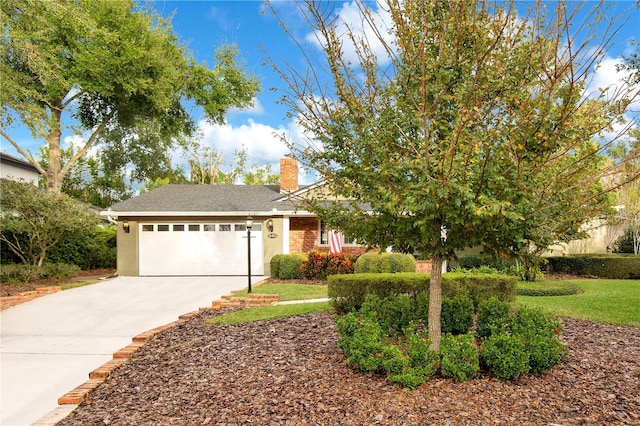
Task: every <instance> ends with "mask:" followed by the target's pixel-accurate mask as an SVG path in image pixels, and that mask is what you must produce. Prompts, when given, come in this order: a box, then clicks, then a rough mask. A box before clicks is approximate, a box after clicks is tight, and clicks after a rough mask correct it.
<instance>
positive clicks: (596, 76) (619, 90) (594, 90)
mask: <svg viewBox="0 0 640 426" xmlns="http://www.w3.org/2000/svg"><path fill="white" fill-rule="evenodd" d="M621 63H622V59H621V58H611V57H606V58H604V59H603V60H602V62H601V63H600V64H599V66H598V67H597V68H596V70H595V71H594V72H593V74H592V76H591V80H590V81H589V82H588V83H589V84H588V86H587V87H586V88H585V95H586V96H590V97H593V98H597V97H598V96H599V95H600V94H601V93H602V94H603V95H604V98H605V99H619V98H620V97H621V96H635V99H634V101H633V103H631V104H630V105H629V107H628V109H627V111H629V112H628V113H627V114H625V118H626V119H627V120H629V121H630V123H628V124H621V123H615V124H614V129H613V130H612V131H609V132H605V134H604V135H603V137H604V139H605V140H611V139H614V138H615V137H616V136H617V135H619V134H620V132H621V131H622V130H623V129H625V128H626V127H628V126H631V127H637V126H638V123H637V122H636V123H633V120H634V117H633V115H634V113H635V114H636V115H637V113H638V111H640V89H639V88H638V87H635V88H634V87H629V85H627V84H626V83H624V81H623V80H624V79H625V78H627V77H628V76H629V72H628V71H624V70H623V71H618V69H617V66H618V65H620V64H621ZM635 119H637V116H636V117H635Z"/></svg>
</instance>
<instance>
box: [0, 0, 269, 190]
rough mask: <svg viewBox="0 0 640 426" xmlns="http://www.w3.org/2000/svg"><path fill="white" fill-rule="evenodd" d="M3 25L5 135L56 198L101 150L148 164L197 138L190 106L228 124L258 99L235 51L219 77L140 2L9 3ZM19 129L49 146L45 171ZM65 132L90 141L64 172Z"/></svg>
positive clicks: (0, 66) (227, 51) (220, 64)
mask: <svg viewBox="0 0 640 426" xmlns="http://www.w3.org/2000/svg"><path fill="white" fill-rule="evenodd" d="M0 19H1V20H2V22H3V34H2V38H1V39H0V42H1V44H0V46H1V50H0V54H1V55H2V61H1V63H0V73H1V74H2V76H3V88H2V89H3V90H2V91H0V99H1V100H2V107H1V108H2V109H1V110H0V117H1V118H0V120H1V123H2V126H3V128H2V130H1V131H0V134H1V135H2V136H3V137H4V138H5V139H6V140H7V141H9V143H11V144H12V145H13V146H14V147H15V149H16V150H17V151H18V152H19V153H20V154H21V155H22V156H24V157H25V158H26V159H27V160H29V161H30V162H31V163H32V164H33V165H34V166H35V167H37V168H38V169H39V170H40V172H41V173H42V174H43V175H45V178H46V181H47V188H48V189H49V190H53V191H59V190H60V188H61V185H62V178H63V177H64V175H65V174H66V173H67V172H68V171H69V169H70V167H71V166H72V165H73V163H75V162H76V161H77V160H78V159H79V158H80V157H82V156H84V155H85V154H86V153H87V151H88V150H89V148H91V147H92V146H94V145H96V144H98V142H100V141H102V142H103V143H104V144H105V146H104V147H102V148H103V149H104V148H109V147H111V145H112V144H113V145H114V149H118V148H120V147H122V145H123V144H127V145H126V146H127V147H128V146H130V147H133V148H135V149H137V150H138V151H136V150H135V149H134V151H133V155H132V156H131V160H132V161H134V162H135V163H136V164H137V163H144V162H145V161H149V160H148V159H149V158H153V155H152V154H153V153H154V152H157V151H158V149H157V148H159V151H160V152H163V151H165V150H166V148H167V147H168V146H171V143H172V140H173V138H174V137H176V136H179V135H183V134H189V133H191V132H192V131H193V130H194V127H195V125H194V122H193V119H192V118H191V114H190V109H188V108H187V107H186V106H185V105H191V106H192V107H198V108H200V109H201V110H202V111H203V112H204V115H205V117H206V118H208V119H209V120H212V121H215V122H221V121H222V120H223V118H224V114H225V112H226V111H227V110H228V109H229V108H231V107H238V108H243V107H246V106H249V105H251V102H252V98H253V96H254V95H255V93H256V91H257V90H258V82H257V80H256V79H255V78H253V77H252V76H248V75H246V74H245V73H244V72H243V70H242V69H241V67H240V65H239V64H238V63H237V61H236V57H237V54H238V51H237V49H236V48H235V47H234V46H222V47H221V48H220V49H219V50H218V51H217V53H216V55H215V65H214V67H213V68H209V67H207V66H206V64H199V63H196V61H195V60H194V59H193V57H192V56H191V55H190V53H189V52H188V51H187V50H186V49H185V48H184V47H183V46H181V45H180V44H179V42H178V40H177V38H176V36H175V35H174V34H173V33H172V31H171V27H170V25H169V23H168V22H167V21H165V20H164V19H163V18H161V17H160V16H158V15H157V14H156V13H154V12H153V11H151V10H149V9H144V8H143V7H141V6H139V5H138V4H137V3H134V1H133V0H123V1H110V0H78V1H71V2H69V1H62V0H53V1H40V0H5V1H3V2H2V3H1V4H0ZM14 123H15V124H21V125H24V126H26V127H27V128H29V130H30V131H31V134H32V136H33V138H34V139H36V140H42V141H44V142H45V143H46V145H47V147H48V155H49V158H48V162H47V167H48V168H47V170H44V169H43V168H42V167H41V166H40V165H39V164H38V163H37V162H36V161H35V160H34V158H33V155H32V153H30V152H29V151H27V150H25V149H22V147H21V146H20V144H19V143H18V141H16V140H14V139H13V138H12V137H11V134H10V131H9V127H10V126H11V125H12V124H14ZM106 131H109V132H116V134H119V135H120V136H124V135H126V137H125V138H109V137H106V136H108V135H105V132H106ZM63 132H69V133H71V134H73V135H75V136H77V137H79V138H81V139H82V140H83V144H82V145H81V146H80V148H79V149H78V150H77V152H75V153H74V156H73V157H72V158H70V159H69V160H68V161H66V162H65V163H63V162H62V160H61V155H60V138H61V135H62V134H63ZM116 141H119V143H116ZM141 146H143V147H147V148H148V151H144V150H143V149H141ZM114 152H115V151H114ZM125 152H126V150H125Z"/></svg>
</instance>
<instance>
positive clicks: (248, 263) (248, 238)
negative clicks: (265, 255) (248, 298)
mask: <svg viewBox="0 0 640 426" xmlns="http://www.w3.org/2000/svg"><path fill="white" fill-rule="evenodd" d="M245 224H246V226H247V281H248V284H249V285H248V289H247V293H251V228H252V227H253V218H252V217H251V215H249V216H247V219H246V222H245Z"/></svg>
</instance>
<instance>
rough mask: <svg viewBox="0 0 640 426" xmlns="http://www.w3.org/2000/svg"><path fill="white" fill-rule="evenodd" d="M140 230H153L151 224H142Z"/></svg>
mask: <svg viewBox="0 0 640 426" xmlns="http://www.w3.org/2000/svg"><path fill="white" fill-rule="evenodd" d="M142 232H153V225H142Z"/></svg>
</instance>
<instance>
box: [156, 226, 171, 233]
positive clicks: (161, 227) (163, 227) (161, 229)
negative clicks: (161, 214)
mask: <svg viewBox="0 0 640 426" xmlns="http://www.w3.org/2000/svg"><path fill="white" fill-rule="evenodd" d="M158 232H169V225H158Z"/></svg>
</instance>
